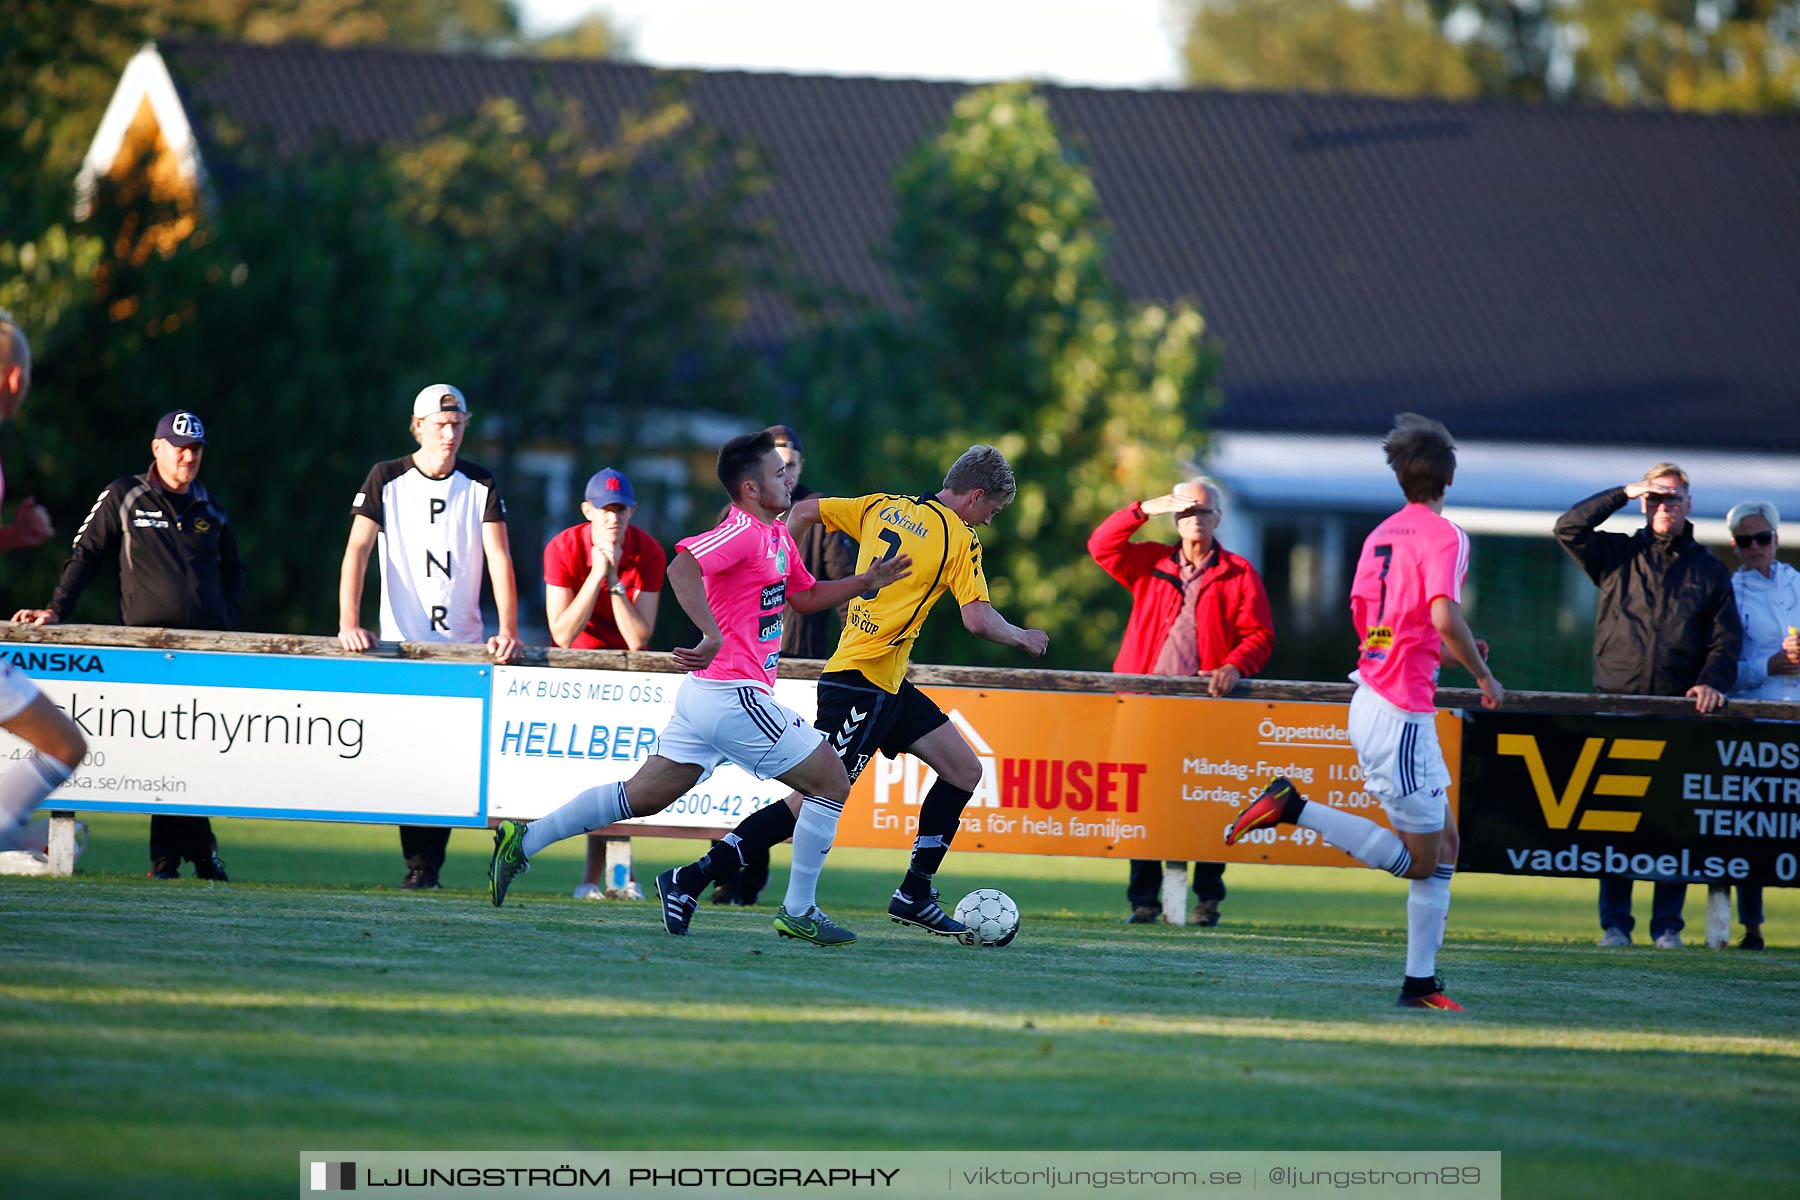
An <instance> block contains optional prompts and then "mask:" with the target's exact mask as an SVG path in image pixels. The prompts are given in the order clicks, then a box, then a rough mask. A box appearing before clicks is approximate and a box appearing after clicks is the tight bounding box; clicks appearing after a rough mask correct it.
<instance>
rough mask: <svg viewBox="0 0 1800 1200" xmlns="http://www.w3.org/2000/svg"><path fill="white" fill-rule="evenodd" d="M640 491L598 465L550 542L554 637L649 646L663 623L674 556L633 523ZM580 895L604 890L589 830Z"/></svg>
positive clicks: (598, 844)
mask: <svg viewBox="0 0 1800 1200" xmlns="http://www.w3.org/2000/svg"><path fill="white" fill-rule="evenodd" d="M636 512H637V494H636V493H635V492H634V491H633V490H632V487H631V480H630V478H629V477H628V476H626V474H625V472H623V471H619V470H615V469H614V468H612V467H607V468H606V469H604V470H601V471H596V472H594V474H593V477H592V478H590V479H589V480H588V481H587V488H586V489H585V490H584V492H583V494H582V500H581V515H582V516H583V517H585V518H587V519H586V520H584V521H582V523H581V524H579V525H571V526H570V527H569V528H567V529H565V530H563V531H562V532H561V533H559V534H557V535H556V536H555V537H553V538H551V539H550V542H549V544H548V545H546V546H545V547H544V613H545V615H546V616H547V617H548V618H549V620H550V640H551V641H553V642H555V643H556V644H557V645H558V646H564V647H568V648H570V649H575V650H643V649H645V648H646V647H648V646H649V645H650V633H651V631H652V630H653V629H655V628H656V610H657V607H658V605H659V604H661V602H662V586H663V573H664V571H665V569H666V568H667V566H668V562H669V556H668V555H667V554H665V553H664V552H663V548H662V547H661V546H660V545H658V544H657V542H656V539H655V538H653V537H651V536H650V535H649V534H647V533H645V532H644V531H643V530H641V529H639V528H638V527H637V526H635V525H633V524H632V523H631V518H632V514H634V513H636ZM587 842H588V846H587V866H586V869H585V870H584V871H583V873H582V876H581V883H580V884H579V885H578V886H577V887H576V888H575V898H576V899H577V900H598V899H601V898H602V896H603V895H604V894H605V893H604V889H603V888H602V887H601V884H600V877H601V875H602V874H604V873H605V870H606V850H605V845H604V840H603V839H601V838H597V837H590V838H589V839H588V840H587Z"/></svg>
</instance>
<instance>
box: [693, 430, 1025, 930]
mask: <svg viewBox="0 0 1800 1200" xmlns="http://www.w3.org/2000/svg"><path fill="white" fill-rule="evenodd" d="M1017 492H1018V484H1017V482H1016V481H1015V480H1014V479H1013V473H1012V468H1011V467H1009V466H1008V465H1007V463H1006V457H1005V456H1004V455H1002V454H1001V453H1000V451H998V450H996V449H995V448H994V447H992V446H985V445H982V446H971V447H969V449H968V450H966V451H965V452H964V453H963V455H962V457H961V458H958V459H957V460H956V463H955V465H953V466H952V467H951V468H950V473H949V474H948V475H946V476H945V477H944V486H943V488H942V490H940V491H939V492H937V494H935V495H929V496H902V495H893V494H883V493H877V494H874V495H869V496H858V497H855V498H854V499H831V498H823V497H809V498H807V499H805V500H802V501H801V502H800V503H799V504H796V505H795V506H794V508H793V510H792V511H791V512H789V513H788V517H787V523H788V528H789V530H790V531H791V532H793V533H794V535H795V536H796V537H797V536H799V535H800V534H801V533H803V532H804V531H805V530H806V529H807V527H809V526H811V525H812V524H813V523H814V522H815V521H823V522H824V523H825V525H826V527H827V528H830V529H833V530H838V531H840V532H843V533H847V534H849V535H850V536H851V537H853V538H855V539H856V540H857V543H858V545H859V546H860V547H861V552H860V556H859V558H858V561H857V566H858V567H859V568H861V569H865V570H866V569H867V568H868V566H869V564H870V563H872V562H874V561H876V560H878V559H883V558H892V557H894V556H896V555H900V554H905V555H910V556H911V557H912V560H913V567H912V573H911V575H909V576H907V577H906V578H904V579H901V580H898V581H896V582H895V583H891V584H889V585H888V586H887V587H885V588H882V589H881V590H880V591H878V592H867V593H864V594H863V595H861V596H858V597H857V598H856V599H854V600H852V601H850V611H849V615H848V618H847V619H846V620H845V622H844V632H843V635H842V636H841V637H840V638H839V639H838V648H837V653H835V654H833V655H832V656H831V660H830V661H829V662H827V663H826V664H825V671H824V673H823V674H821V675H820V676H819V715H818V718H817V719H816V720H815V721H814V722H813V724H814V725H815V726H817V727H818V728H819V729H820V730H822V731H823V732H824V734H825V736H826V737H827V738H828V739H830V742H831V746H832V748H833V749H834V750H836V751H837V753H838V756H839V757H840V758H842V759H843V762H844V769H845V771H846V772H848V773H849V776H850V779H851V781H852V782H854V781H855V780H856V777H857V776H858V775H859V774H861V773H862V769H863V768H864V767H865V766H867V765H868V763H869V760H870V759H871V758H873V757H874V756H875V754H876V752H877V751H879V752H880V753H882V754H885V755H887V756H888V757H889V758H895V757H898V756H899V755H901V754H912V755H914V756H916V757H917V758H919V759H921V760H922V761H923V762H925V763H926V765H928V766H929V767H931V769H932V770H933V771H935V772H937V782H936V783H935V784H933V785H932V787H931V790H930V791H929V792H927V793H926V795H925V801H924V803H923V804H922V805H921V806H920V809H919V831H918V836H917V837H916V838H915V839H914V840H913V852H912V861H911V863H910V864H909V865H908V868H907V872H906V878H905V879H904V880H902V881H901V883H900V886H899V887H898V888H896V889H895V891H894V897H893V900H892V902H891V903H889V905H888V916H889V917H891V918H892V919H893V920H894V921H895V922H896V923H898V924H901V925H910V926H912V927H914V928H916V929H923V930H926V931H927V932H929V933H934V934H937V935H939V936H941V937H948V938H954V939H955V940H957V941H959V942H962V943H963V944H964V945H968V944H970V943H971V942H972V941H973V938H972V936H971V934H970V933H969V930H968V928H967V927H966V926H964V925H963V924H962V923H961V922H958V921H956V920H954V919H952V918H951V917H950V916H948V915H947V914H946V913H945V912H944V910H943V909H942V908H940V907H939V906H938V903H937V892H936V890H935V889H933V888H932V886H931V877H932V875H933V874H934V873H936V871H937V869H938V866H939V864H940V863H942V862H943V860H944V854H945V852H946V851H948V850H949V849H950V841H951V839H952V838H953V837H954V836H955V835H956V829H957V824H958V822H959V821H960V820H961V818H962V810H963V806H964V805H965V804H967V803H968V802H969V797H970V795H972V794H973V793H974V790H975V788H976V786H977V785H978V784H980V782H981V762H980V760H979V759H977V758H976V757H975V751H974V750H973V749H971V748H970V746H969V743H968V742H966V741H964V740H963V736H962V734H961V733H959V732H957V729H956V726H954V725H952V724H950V720H949V718H948V717H946V716H945V715H944V713H943V711H942V710H941V709H939V708H938V706H937V705H936V704H933V703H932V702H931V700H930V698H928V697H927V696H926V695H925V693H923V692H921V691H920V690H919V689H918V688H916V687H914V686H913V685H912V684H911V683H909V682H907V679H906V667H907V662H908V660H909V658H910V656H911V654H912V644H913V642H914V641H915V640H916V639H917V638H918V636H919V628H920V626H922V625H923V624H924V622H925V617H926V615H927V614H929V613H930V612H931V608H932V606H933V605H934V604H936V603H937V602H938V599H939V598H940V597H941V596H943V595H944V593H945V592H949V593H950V594H951V595H953V596H954V597H955V598H956V603H957V605H958V606H959V607H960V608H961V610H962V621H963V628H965V629H967V630H968V631H969V632H970V633H972V634H974V635H975V636H976V637H979V638H986V639H987V640H988V641H991V642H999V643H1000V644H1002V645H1005V646H1017V647H1018V648H1019V649H1021V650H1023V651H1025V652H1026V653H1027V654H1030V655H1033V656H1037V655H1041V654H1043V653H1044V650H1045V648H1046V647H1048V645H1049V643H1050V637H1049V635H1048V634H1046V633H1045V632H1044V631H1043V630H1041V629H1021V628H1020V627H1018V626H1017V625H1014V624H1013V623H1012V622H1010V621H1008V620H1007V619H1006V618H1005V617H1003V616H1001V615H1000V614H999V613H998V612H996V611H994V606H993V605H992V604H990V603H989V602H988V590H987V578H986V576H984V575H983V574H982V572H981V540H980V539H979V538H977V537H976V536H975V530H976V528H978V527H980V526H982V525H986V524H987V523H988V522H989V521H991V520H993V519H994V516H995V514H997V513H998V512H999V511H1000V510H1001V509H1003V508H1005V507H1006V506H1007V505H1008V504H1010V503H1012V500H1013V497H1014V495H1016V494H1017ZM842 813H843V806H842V805H839V804H834V803H832V802H831V801H830V800H829V799H821V798H819V797H815V796H807V797H804V798H803V797H801V796H800V795H798V794H795V795H791V796H789V797H788V798H787V802H786V803H785V804H771V805H769V806H768V807H767V808H763V809H759V810H758V811H756V812H754V813H752V814H751V815H750V816H748V817H746V818H744V820H743V822H742V823H741V824H739V825H738V827H737V828H736V829H735V830H733V831H732V832H731V833H729V834H727V835H726V836H725V838H724V840H723V841H721V842H720V844H719V845H718V846H717V847H715V848H714V850H713V852H712V853H711V854H708V855H706V856H705V857H703V858H701V859H700V860H699V861H698V862H695V863H691V864H689V865H688V866H685V867H683V868H681V870H680V871H677V872H674V873H673V879H672V880H671V884H672V886H673V888H674V889H675V890H676V891H677V892H679V893H681V894H685V895H687V896H698V895H699V894H700V893H701V892H703V891H705V890H706V886H707V885H708V884H709V883H713V882H715V881H717V880H721V879H732V878H734V877H735V876H736V874H737V872H738V870H739V869H741V867H742V865H743V853H744V849H745V848H746V847H758V846H761V847H767V846H774V845H778V844H780V843H781V842H784V841H786V840H787V839H788V838H789V837H792V838H793V839H794V866H793V871H792V873H791V874H790V875H789V877H788V890H787V897H786V899H785V900H784V901H783V903H782V906H781V909H780V911H779V912H777V913H776V915H775V930H776V932H777V933H780V934H781V935H782V936H783V937H792V938H800V939H802V940H804V941H809V942H813V943H815V944H817V945H821V946H843V945H848V944H849V943H851V942H854V941H855V940H856V935H855V934H854V933H851V932H850V931H849V930H848V929H845V928H843V927H842V926H841V925H839V924H837V923H836V922H835V921H833V920H832V919H831V918H830V917H828V916H826V915H825V913H824V912H823V911H822V910H821V909H820V908H819V906H818V903H817V901H816V893H817V890H818V883H819V871H820V869H821V868H822V867H823V866H824V865H825V856H826V854H828V853H829V852H830V850H831V843H832V839H833V838H834V837H835V836H836V835H837V823H838V817H839V816H840V815H841V814H842ZM670 932H672V933H673V932H677V931H676V930H673V929H671V930H670ZM679 932H682V933H685V932H686V928H685V926H684V927H683V928H682V929H681V930H680V931H679Z"/></svg>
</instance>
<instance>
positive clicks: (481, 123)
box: [393, 88, 774, 579]
mask: <svg viewBox="0 0 1800 1200" xmlns="http://www.w3.org/2000/svg"><path fill="white" fill-rule="evenodd" d="M393 163H394V170H395V172H396V175H397V177H398V179H399V180H400V181H401V182H402V185H403V186H402V189H401V193H400V196H399V201H398V203H397V205H396V209H395V212H396V216H397V218H398V219H399V220H401V221H403V222H405V223H406V224H407V225H408V226H409V227H410V228H411V229H412V230H413V231H414V233H415V235H416V236H417V237H418V238H419V239H420V240H421V242H422V244H424V245H426V246H428V247H429V253H430V254H431V256H432V257H433V259H434V260H435V261H436V262H437V264H438V269H439V271H440V272H441V277H442V280H443V284H442V288H443V293H442V296H441V298H440V304H441V305H443V306H445V307H447V308H448V309H451V310H453V311H454V312H455V313H456V321H457V325H458V328H459V337H460V338H461V339H462V340H463V341H464V343H465V344H466V345H467V346H469V347H470V348H471V349H472V350H473V351H474V355H473V360H472V362H471V364H470V366H469V369H468V373H467V374H466V375H465V376H463V377H462V385H463V387H464V388H465V390H466V391H467V392H468V394H469V395H470V397H471V403H473V404H478V405H486V406H490V407H489V408H488V411H493V412H498V413H502V414H504V415H503V419H502V420H501V421H499V422H498V423H496V425H494V426H491V427H489V428H488V429H486V430H485V431H484V435H485V436H488V437H494V436H498V437H499V438H500V440H501V444H502V446H503V448H504V449H503V461H507V460H512V459H514V458H515V457H516V456H517V455H518V454H519V453H520V452H521V451H522V450H524V449H526V448H528V447H532V446H542V445H551V446H555V447H559V448H564V449H568V450H572V451H574V452H575V453H576V455H577V472H578V473H581V472H585V471H586V470H591V469H592V468H591V467H590V466H588V464H589V463H592V462H594V461H595V460H596V458H597V457H598V456H599V452H600V450H601V448H602V447H603V446H604V447H608V448H614V449H616V448H617V447H632V446H636V445H639V444H640V442H641V434H642V432H643V430H644V427H645V422H646V420H647V419H649V418H651V417H654V416H655V415H657V414H660V413H663V412H668V411H695V410H711V411H721V410H722V411H726V412H733V413H750V412H753V411H756V410H758V409H760V408H762V407H764V405H765V401H766V399H767V397H768V395H769V394H770V388H771V386H772V385H771V383H770V380H769V372H768V371H767V369H766V368H765V367H764V366H763V365H762V363H761V360H760V359H759V358H758V357H757V356H756V355H755V354H754V353H753V352H752V351H750V350H748V349H747V348H745V347H744V345H743V343H742V341H741V339H740V338H739V337H738V328H739V326H740V325H741V323H742V321H743V318H744V317H745V315H746V314H747V313H748V311H749V299H748V297H749V293H750V289H751V288H752V287H753V286H757V285H759V284H765V285H768V284H773V282H774V277H773V276H772V275H771V273H770V272H771V264H772V261H773V260H772V257H771V256H772V252H773V243H772V233H771V230H770V228H769V227H768V225H767V224H766V223H765V222H763V221H760V220H756V219H752V218H750V217H749V216H747V215H746V210H747V208H748V206H750V205H751V203H752V202H753V201H754V199H755V198H756V197H757V196H758V195H759V194H760V193H761V192H762V191H763V190H764V189H766V188H767V187H768V185H769V172H768V168H767V166H766V164H765V163H764V162H763V160H762V157H761V155H760V154H759V153H758V152H756V151H754V150H752V149H751V148H749V147H747V146H744V145H741V144H738V143H735V142H733V141H731V140H730V139H728V138H726V137H724V136H723V135H721V134H720V133H719V132H718V131H717V130H715V129H712V128H710V127H708V126H705V125H703V124H701V123H699V122H698V121H696V120H695V119H694V115H693V112H692V109H691V107H690V106H689V104H688V102H687V100H686V98H685V96H684V95H683V94H682V92H681V91H680V89H679V88H675V89H671V90H665V91H664V92H662V93H661V94H659V95H657V96H655V97H654V98H653V99H652V100H651V102H650V103H649V104H648V105H647V106H646V107H645V108H644V110H643V111H641V112H635V113H626V114H625V115H624V116H623V117H622V118H621V120H620V124H619V127H618V128H617V130H615V131H611V132H610V134H608V135H605V136H603V135H602V134H601V132H600V131H596V130H593V129H590V128H589V126H588V124H587V122H586V121H585V119H584V118H583V116H582V113H581V110H580V108H579V107H578V106H576V105H574V104H572V103H562V102H559V101H557V100H555V99H553V98H548V97H546V98H540V99H539V100H538V101H537V102H536V103H535V105H533V106H532V107H529V108H528V107H526V106H522V105H520V104H518V103H516V102H514V101H511V100H495V101H492V102H490V103H489V104H487V105H486V106H485V107H484V108H483V109H482V110H481V112H480V113H479V114H478V115H477V116H475V117H474V118H473V119H471V120H469V121H466V122H461V123H458V124H456V125H454V126H451V127H443V128H439V129H438V130H437V131H436V132H435V133H433V134H432V135H431V136H429V137H427V138H425V139H424V140H423V141H421V142H420V143H419V144H417V145H416V146H413V147H409V148H405V149H402V150H400V151H398V152H397V153H396V154H395V155H394V160H393ZM709 450H710V448H709ZM514 493H515V500H517V501H521V502H523V503H515V504H514V506H513V518H514V524H515V526H518V527H519V528H515V531H514V539H515V544H528V543H529V542H531V541H533V540H535V539H538V538H540V537H545V536H547V535H548V534H550V533H554V532H555V530H556V529H558V528H561V527H562V525H566V524H569V523H571V522H572V521H573V520H574V519H575V515H574V513H573V502H572V500H571V501H570V504H569V507H568V508H565V509H559V510H556V511H553V512H545V511H544V510H543V509H542V508H541V507H536V506H537V504H538V501H539V498H538V497H535V496H531V497H527V496H525V495H523V494H522V493H521V491H520V489H517V488H515V489H514ZM668 499H670V498H669V497H666V496H664V497H659V496H657V495H656V493H655V491H654V490H652V492H650V493H649V494H647V495H646V494H643V492H642V489H641V488H640V496H639V500H640V503H641V504H644V505H645V506H646V507H645V516H646V518H651V519H652V520H654V518H655V517H656V516H657V515H658V514H661V513H665V512H666V504H665V503H664V502H666V501H667V500H668ZM710 503H711V491H710V489H708V492H707V504H705V505H702V506H701V507H702V509H705V508H707V507H709V506H710ZM533 561H535V556H533ZM525 577H526V578H527V579H534V578H535V575H534V574H533V573H532V570H531V568H529V567H528V568H527V570H526V572H525Z"/></svg>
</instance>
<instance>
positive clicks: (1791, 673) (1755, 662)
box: [1725, 500, 1800, 950]
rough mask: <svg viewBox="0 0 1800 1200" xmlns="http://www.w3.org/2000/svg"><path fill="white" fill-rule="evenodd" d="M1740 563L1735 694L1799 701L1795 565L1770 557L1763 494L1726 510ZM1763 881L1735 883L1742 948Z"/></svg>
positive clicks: (1774, 543)
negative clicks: (1740, 621)
mask: <svg viewBox="0 0 1800 1200" xmlns="http://www.w3.org/2000/svg"><path fill="white" fill-rule="evenodd" d="M1725 527H1726V528H1727V529H1729V530H1730V531H1731V540H1732V543H1733V544H1734V545H1736V546H1737V556H1738V562H1739V563H1740V564H1741V565H1740V566H1739V567H1738V569H1737V571H1736V572H1735V573H1734V574H1733V575H1732V577H1731V590H1732V591H1733V592H1734V593H1736V595H1737V607H1738V616H1739V617H1740V618H1742V619H1743V622H1744V648H1743V651H1742V657H1741V658H1740V659H1739V660H1738V676H1737V687H1736V688H1735V689H1734V690H1733V691H1732V693H1731V694H1732V695H1733V696H1734V697H1737V698H1740V699H1745V700H1788V701H1797V702H1800V634H1796V633H1795V632H1794V631H1795V629H1796V628H1797V627H1800V571H1796V570H1794V568H1792V567H1790V566H1788V565H1787V564H1786V563H1784V562H1782V561H1781V560H1780V559H1778V558H1776V557H1775V552H1776V551H1777V550H1779V549H1780V548H1781V537H1780V534H1779V533H1778V530H1779V529H1780V527H1781V514H1780V513H1779V512H1778V511H1776V508H1775V506H1774V505H1773V504H1770V503H1769V502H1768V501H1766V500H1746V501H1744V503H1742V504H1739V505H1736V506H1734V507H1733V508H1732V510H1731V511H1730V512H1728V513H1726V514H1725ZM1762 911H1763V904H1762V887H1761V886H1760V885H1758V884H1739V885H1738V920H1739V921H1741V922H1743V925H1744V940H1743V941H1742V942H1740V943H1738V944H1739V945H1740V946H1742V947H1743V948H1744V949H1745V950H1761V949H1762V948H1763V938H1762V919H1763V918H1762Z"/></svg>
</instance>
